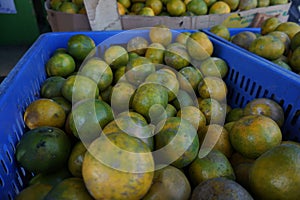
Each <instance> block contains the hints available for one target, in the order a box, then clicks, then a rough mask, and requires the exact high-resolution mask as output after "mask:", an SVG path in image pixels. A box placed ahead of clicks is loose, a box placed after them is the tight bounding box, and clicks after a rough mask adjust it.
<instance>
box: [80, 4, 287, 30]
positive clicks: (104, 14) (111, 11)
mask: <svg viewBox="0 0 300 200" xmlns="http://www.w3.org/2000/svg"><path fill="white" fill-rule="evenodd" d="M115 2H116V1H111V0H84V3H85V7H86V10H87V15H88V18H89V21H90V25H91V28H92V30H116V29H123V30H128V29H134V28H141V27H151V26H154V25H157V24H164V25H166V26H168V27H169V28H171V29H202V28H210V27H212V26H214V25H217V24H224V25H226V26H227V27H229V28H238V27H239V28H242V27H251V24H252V23H253V19H254V18H255V16H256V14H257V13H261V14H267V15H268V16H276V17H278V18H279V20H280V21H282V22H285V21H287V19H288V10H289V8H290V6H291V3H288V4H283V5H275V6H269V7H262V8H255V9H251V10H247V11H240V12H239V11H236V12H232V13H229V14H213V15H202V16H184V17H168V16H154V17H148V16H133V15H123V16H119V14H118V11H117V5H116V3H115Z"/></svg>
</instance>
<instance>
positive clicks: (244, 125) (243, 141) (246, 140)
mask: <svg viewBox="0 0 300 200" xmlns="http://www.w3.org/2000/svg"><path fill="white" fill-rule="evenodd" d="M229 137H230V142H231V144H232V146H233V148H234V149H235V150H236V151H237V152H239V153H240V154H242V155H243V156H245V157H247V158H253V159H255V158H258V157H259V156H260V155H262V154H263V153H265V152H266V151H268V150H269V149H271V148H273V147H275V146H277V145H279V144H280V143H281V140H282V134H281V130H280V128H279V126H278V125H277V123H276V122H275V121H274V120H272V119H271V118H269V117H265V116H263V115H247V116H244V117H242V118H240V119H239V120H237V121H236V122H235V123H234V124H233V126H232V128H231V130H230V134H229Z"/></svg>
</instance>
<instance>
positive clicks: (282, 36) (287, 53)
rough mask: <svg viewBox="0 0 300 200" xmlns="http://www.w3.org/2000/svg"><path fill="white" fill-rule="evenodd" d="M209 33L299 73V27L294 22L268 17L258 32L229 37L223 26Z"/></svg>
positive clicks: (214, 28) (218, 26) (243, 31)
mask: <svg viewBox="0 0 300 200" xmlns="http://www.w3.org/2000/svg"><path fill="white" fill-rule="evenodd" d="M210 31H211V32H212V33H214V34H216V35H218V36H220V37H222V38H224V39H226V40H228V41H230V42H232V43H233V44H235V45H238V46H240V47H242V48H243V49H246V50H248V51H250V52H252V53H254V54H256V55H259V56H261V57H263V58H265V59H267V60H270V61H272V62H274V63H275V64H277V65H278V66H280V67H282V68H285V69H287V70H290V71H293V72H295V73H297V74H299V72H300V25H299V24H297V23H295V22H289V21H288V22H281V21H279V19H278V18H276V17H270V18H268V19H266V20H265V21H263V23H262V24H261V26H260V32H252V31H251V30H242V31H241V32H239V33H237V34H235V35H230V32H229V30H228V29H227V28H226V27H225V26H223V25H217V26H214V27H212V28H211V29H210Z"/></svg>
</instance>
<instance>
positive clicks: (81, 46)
mask: <svg viewBox="0 0 300 200" xmlns="http://www.w3.org/2000/svg"><path fill="white" fill-rule="evenodd" d="M95 47H96V45H95V42H94V40H93V39H92V38H91V37H89V36H87V35H84V34H75V35H73V36H71V37H70V38H69V40H68V44H67V51H68V53H69V54H70V55H71V56H73V58H75V59H77V60H79V61H82V60H84V59H85V58H86V56H87V55H88V54H89V53H90V52H91V51H92V50H93V49H94V48H95Z"/></svg>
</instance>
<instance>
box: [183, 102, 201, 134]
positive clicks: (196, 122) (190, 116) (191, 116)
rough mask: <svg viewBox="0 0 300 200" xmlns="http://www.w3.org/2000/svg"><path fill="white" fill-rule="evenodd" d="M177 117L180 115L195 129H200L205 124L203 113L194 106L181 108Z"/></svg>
mask: <svg viewBox="0 0 300 200" xmlns="http://www.w3.org/2000/svg"><path fill="white" fill-rule="evenodd" d="M177 117H181V118H183V119H186V120H187V121H189V122H190V123H191V124H192V125H193V126H194V128H195V129H196V130H202V129H204V128H205V126H206V118H205V115H204V114H203V113H202V112H201V111H200V110H199V108H197V107H196V106H186V107H183V108H181V109H180V110H179V111H178V113H177Z"/></svg>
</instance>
